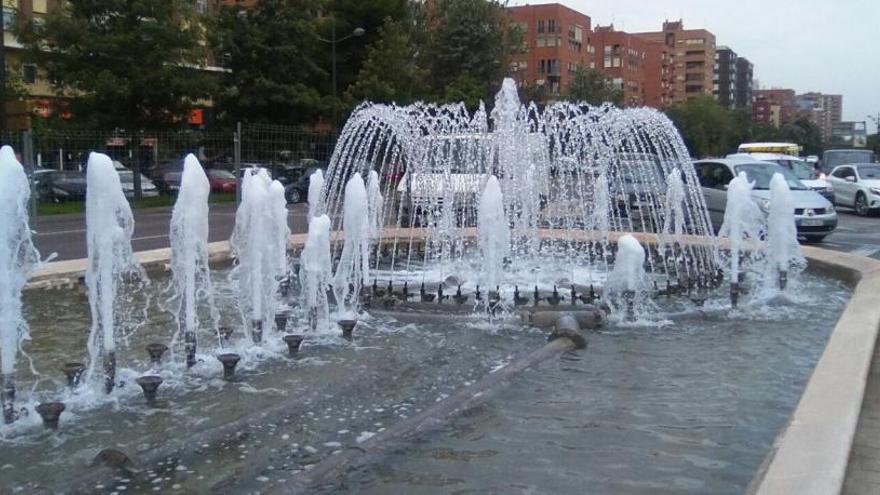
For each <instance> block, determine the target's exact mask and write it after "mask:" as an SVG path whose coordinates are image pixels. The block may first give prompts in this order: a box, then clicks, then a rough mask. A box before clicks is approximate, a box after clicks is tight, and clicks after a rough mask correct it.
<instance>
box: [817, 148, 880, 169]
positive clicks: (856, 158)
mask: <svg viewBox="0 0 880 495" xmlns="http://www.w3.org/2000/svg"><path fill="white" fill-rule="evenodd" d="M876 161H877V158H876V157H875V156H874V152H873V151H871V150H866V149H840V150H826V151H825V153H823V154H822V171H823V172H825V173H828V172H830V171H831V170H834V167H836V166H838V165H852V164H854V163H874V162H876Z"/></svg>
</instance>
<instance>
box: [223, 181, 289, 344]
mask: <svg viewBox="0 0 880 495" xmlns="http://www.w3.org/2000/svg"><path fill="white" fill-rule="evenodd" d="M241 198H242V199H241V204H240V205H239V206H238V210H237V211H236V213H235V229H234V230H233V233H232V239H230V241H229V244H230V248H231V249H232V253H233V256H234V257H235V268H234V269H233V273H232V275H233V277H234V278H236V279H237V280H238V294H239V307H240V310H241V316H242V322H243V323H244V324H245V326H246V327H249V328H250V329H251V338H252V340H253V342H254V344H260V343H261V342H262V339H263V331H264V325H266V324H267V323H266V322H268V324H269V325H271V324H272V323H273V322H274V316H275V313H276V309H277V306H278V302H279V301H278V298H277V293H278V285H279V282H280V281H281V280H282V279H284V278H285V277H286V276H287V274H288V267H287V239H288V237H290V229H289V228H288V227H287V207H286V201H285V199H284V187H283V186H282V185H281V184H280V183H279V182H278V181H272V180H271V179H270V178H269V175H268V173H267V172H266V170H265V169H257V170H250V171H248V172H246V173H245V175H244V178H243V180H242V197H241Z"/></svg>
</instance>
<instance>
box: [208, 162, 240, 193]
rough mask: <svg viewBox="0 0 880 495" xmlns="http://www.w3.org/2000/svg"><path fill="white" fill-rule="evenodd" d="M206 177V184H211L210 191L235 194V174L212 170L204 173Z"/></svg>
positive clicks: (236, 184) (236, 183) (236, 185)
mask: <svg viewBox="0 0 880 495" xmlns="http://www.w3.org/2000/svg"><path fill="white" fill-rule="evenodd" d="M205 174H206V175H207V176H208V182H210V183H211V191H214V192H225V193H229V192H235V189H236V188H237V187H238V181H237V180H236V178H235V174H233V173H232V172H230V171H228V170H223V169H219V168H212V169H208V170H207V171H205Z"/></svg>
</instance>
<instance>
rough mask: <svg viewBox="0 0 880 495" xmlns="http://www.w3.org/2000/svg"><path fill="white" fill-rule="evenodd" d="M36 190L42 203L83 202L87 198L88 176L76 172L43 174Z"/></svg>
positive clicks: (59, 171) (64, 171) (52, 171)
mask: <svg viewBox="0 0 880 495" xmlns="http://www.w3.org/2000/svg"><path fill="white" fill-rule="evenodd" d="M35 188H36V191H37V194H38V195H39V196H38V197H39V198H40V200H42V201H54V202H61V201H71V200H83V199H85V197H86V174H85V173H83V172H78V171H76V170H51V171H46V172H41V173H40V177H39V181H38V182H37V183H36V184H35Z"/></svg>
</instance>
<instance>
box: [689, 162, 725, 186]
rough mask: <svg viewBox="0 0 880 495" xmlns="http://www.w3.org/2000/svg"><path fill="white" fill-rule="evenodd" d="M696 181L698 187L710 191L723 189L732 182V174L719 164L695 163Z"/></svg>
mask: <svg viewBox="0 0 880 495" xmlns="http://www.w3.org/2000/svg"><path fill="white" fill-rule="evenodd" d="M694 168H695V169H696V171H697V180H698V181H699V182H700V186H702V187H707V188H710V189H724V186H726V185H727V184H729V183H730V181H731V180H733V172H731V171H730V169H729V168H727V166H725V165H722V164H720V163H695V164H694Z"/></svg>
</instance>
